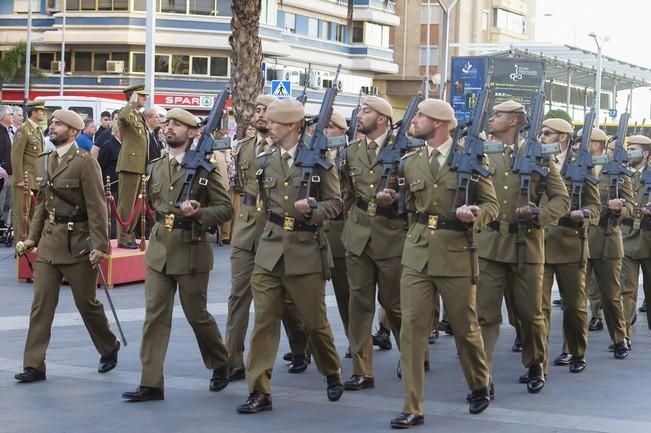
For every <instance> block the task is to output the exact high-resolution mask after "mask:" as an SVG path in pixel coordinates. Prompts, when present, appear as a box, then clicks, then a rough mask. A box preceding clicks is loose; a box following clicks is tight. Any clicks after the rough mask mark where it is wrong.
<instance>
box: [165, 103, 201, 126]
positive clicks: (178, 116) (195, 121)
mask: <svg viewBox="0 0 651 433" xmlns="http://www.w3.org/2000/svg"><path fill="white" fill-rule="evenodd" d="M170 119H174V120H177V121H179V122H181V123H182V124H184V125H187V126H189V127H190V128H198V127H199V123H200V122H201V120H199V118H198V117H197V116H195V115H194V114H192V113H190V112H189V111H185V110H183V109H182V108H172V109H171V110H170V111H168V112H167V116H166V117H165V120H170Z"/></svg>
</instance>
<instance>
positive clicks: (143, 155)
mask: <svg viewBox="0 0 651 433" xmlns="http://www.w3.org/2000/svg"><path fill="white" fill-rule="evenodd" d="M118 125H119V127H120V137H121V140H122V148H121V149H120V154H119V155H118V162H117V166H116V170H117V171H118V172H121V171H124V172H128V173H137V174H145V172H146V170H147V161H148V159H149V158H148V156H149V155H148V154H149V129H147V124H146V123H145V118H144V117H143V116H142V114H141V113H140V111H139V110H138V106H137V105H136V104H135V103H131V102H130V103H128V104H127V105H126V106H124V107H123V108H122V109H121V110H120V114H119V115H118Z"/></svg>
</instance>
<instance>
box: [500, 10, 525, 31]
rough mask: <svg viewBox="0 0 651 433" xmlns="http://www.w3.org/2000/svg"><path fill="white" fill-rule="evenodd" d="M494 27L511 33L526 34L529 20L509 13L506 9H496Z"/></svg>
mask: <svg viewBox="0 0 651 433" xmlns="http://www.w3.org/2000/svg"><path fill="white" fill-rule="evenodd" d="M493 27H496V28H498V29H502V30H506V31H508V32H511V33H517V34H526V33H527V19H526V18H525V17H524V16H523V15H520V14H516V13H514V12H511V11H507V10H506V9H501V8H494V9H493Z"/></svg>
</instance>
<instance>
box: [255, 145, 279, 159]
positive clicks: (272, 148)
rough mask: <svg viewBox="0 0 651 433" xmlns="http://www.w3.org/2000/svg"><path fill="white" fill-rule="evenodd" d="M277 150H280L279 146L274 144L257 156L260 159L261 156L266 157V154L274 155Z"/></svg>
mask: <svg viewBox="0 0 651 433" xmlns="http://www.w3.org/2000/svg"><path fill="white" fill-rule="evenodd" d="M277 150H278V148H277V147H275V146H274V147H271V148H269V149H267V150H265V151H264V152H262V153H261V154H260V155H258V156H256V159H259V158H263V157H266V156H270V155H273V154H274V153H275V152H276V151H277Z"/></svg>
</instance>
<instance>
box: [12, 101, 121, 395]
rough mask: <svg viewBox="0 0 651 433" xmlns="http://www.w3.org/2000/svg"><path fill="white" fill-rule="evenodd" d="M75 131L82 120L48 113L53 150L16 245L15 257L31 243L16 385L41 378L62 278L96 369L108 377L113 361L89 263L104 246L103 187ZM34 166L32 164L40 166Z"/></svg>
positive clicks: (113, 342) (116, 345)
mask: <svg viewBox="0 0 651 433" xmlns="http://www.w3.org/2000/svg"><path fill="white" fill-rule="evenodd" d="M30 119H33V116H32V117H30ZM82 129H84V122H83V120H81V117H80V116H79V115H78V114H77V113H75V112H73V111H69V110H56V111H55V112H54V113H53V114H52V124H51V126H50V139H51V140H52V143H53V144H54V145H55V146H56V150H54V151H52V152H48V153H47V154H45V155H46V157H47V173H46V176H45V179H44V180H43V181H42V182H41V189H40V196H39V198H40V199H39V201H38V204H37V206H36V210H35V212H34V218H33V220H32V223H31V226H30V232H29V237H28V238H27V240H26V241H25V242H24V243H23V242H19V243H17V244H16V252H17V253H18V254H20V255H22V254H25V253H26V252H28V251H29V250H31V249H32V248H34V247H35V246H38V251H37V256H36V260H35V261H34V264H33V266H34V300H33V301H32V311H31V313H30V316H29V330H28V332H27V341H26V342H25V355H24V359H23V367H24V370H23V372H22V373H18V374H16V376H15V377H16V380H18V381H20V382H36V381H40V380H45V377H46V369H45V351H46V349H47V347H48V344H49V342H50V333H51V330H52V321H53V320H54V312H55V309H56V306H57V302H58V300H59V288H60V286H61V280H62V279H63V278H65V279H66V280H67V281H68V282H69V283H70V289H71V291H72V296H73V298H74V300H75V304H76V305H77V308H78V309H79V314H81V317H82V318H83V320H84V324H85V325H86V329H87V330H88V334H89V335H90V338H91V340H92V341H93V344H94V345H95V348H96V349H97V351H98V352H99V353H100V355H101V358H100V361H99V367H98V372H100V373H106V372H109V371H111V370H112V369H114V368H115V366H116V365H117V362H118V351H119V350H120V341H119V340H118V339H117V338H116V337H115V335H113V333H112V332H111V329H110V328H109V323H108V320H107V319H106V315H105V313H104V307H103V306H102V303H101V302H99V301H98V300H97V297H96V288H97V269H96V266H97V265H98V264H99V263H100V262H101V261H102V259H104V258H105V257H106V254H107V252H108V246H109V244H108V242H109V240H108V236H107V215H106V203H105V201H104V186H103V185H102V177H101V172H100V168H99V165H98V164H97V161H96V160H95V159H94V158H92V157H91V156H90V154H89V153H88V152H86V151H85V150H80V149H79V148H78V147H77V144H76V143H75V137H76V136H77V134H78V133H79V131H81V130H82ZM41 161H42V160H39V161H38V163H37V165H39V166H40V165H44V164H41ZM89 239H90V243H91V245H92V247H93V249H92V250H90V249H89V247H88V240H89Z"/></svg>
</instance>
